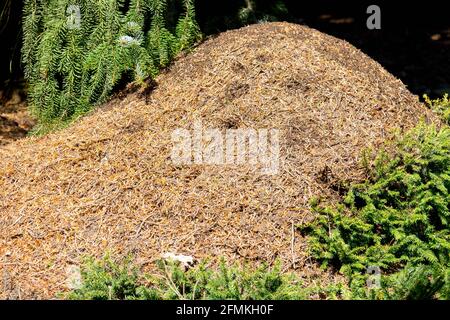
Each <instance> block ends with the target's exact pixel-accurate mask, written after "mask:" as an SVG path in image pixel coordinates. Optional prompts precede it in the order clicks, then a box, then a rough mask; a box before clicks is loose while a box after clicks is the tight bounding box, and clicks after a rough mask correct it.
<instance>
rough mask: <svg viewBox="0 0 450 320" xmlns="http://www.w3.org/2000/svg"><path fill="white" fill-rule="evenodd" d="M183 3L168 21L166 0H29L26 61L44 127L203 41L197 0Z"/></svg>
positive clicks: (80, 111)
mask: <svg viewBox="0 0 450 320" xmlns="http://www.w3.org/2000/svg"><path fill="white" fill-rule="evenodd" d="M174 1H175V0H174ZM182 3H183V5H184V9H185V10H184V12H183V13H182V14H180V15H179V17H178V19H177V21H175V25H169V24H168V23H167V15H168V13H167V5H168V1H167V0H27V1H26V2H25V5H24V18H23V33H24V36H23V48H22V60H23V63H24V66H25V70H24V71H25V76H26V78H27V80H28V82H29V85H30V88H29V89H30V90H29V97H30V101H29V102H30V106H31V110H32V113H33V114H34V115H35V116H36V117H37V119H38V120H39V121H40V123H41V125H42V126H43V127H45V126H47V127H49V126H52V125H54V124H55V123H56V124H58V123H61V122H64V121H68V120H71V119H74V118H75V117H77V116H79V115H81V114H83V113H85V112H87V111H89V110H90V109H91V108H92V106H93V105H96V104H98V103H102V102H104V101H105V100H106V99H107V98H108V97H109V95H110V94H111V92H112V91H113V90H114V89H115V88H116V87H117V86H119V85H123V84H125V83H127V82H130V81H134V82H136V83H138V84H141V85H143V84H144V80H145V79H146V78H148V77H155V76H156V74H157V73H158V70H159V69H160V68H161V67H164V66H166V65H167V64H168V63H169V62H170V61H171V60H172V59H173V58H174V57H175V56H176V55H177V54H178V53H179V52H180V51H181V50H183V49H187V48H189V47H190V46H191V45H192V44H193V43H195V42H196V41H198V40H199V38H200V30H199V28H198V26H197V23H196V21H195V10H194V5H193V2H192V0H182ZM38 130H39V129H38ZM40 130H43V129H42V128H41V129H40Z"/></svg>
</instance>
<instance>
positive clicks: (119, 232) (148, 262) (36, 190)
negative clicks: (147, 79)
mask: <svg viewBox="0 0 450 320" xmlns="http://www.w3.org/2000/svg"><path fill="white" fill-rule="evenodd" d="M422 117H426V118H428V120H432V116H431V115H430V114H429V112H428V111H427V110H426V109H425V108H424V107H423V106H422V105H421V104H420V103H419V102H418V99H417V97H415V96H413V95H412V94H411V93H409V91H408V90H407V89H406V88H405V86H404V85H403V84H402V83H401V82H400V81H399V80H397V79H395V78H394V77H393V76H391V75H390V74H389V73H388V72H386V71H385V70H384V69H383V68H382V67H381V66H380V65H379V64H377V63H376V62H374V61H373V60H371V59H370V58H369V57H367V56H366V55H364V54H363V53H361V52H360V51H359V50H358V49H356V48H354V47H353V46H351V45H350V44H348V43H346V42H344V41H341V40H338V39H335V38H333V37H330V36H327V35H325V34H322V33H320V32H318V31H315V30H312V29H309V28H307V27H303V26H298V25H292V24H287V23H270V24H261V25H255V26H250V27H247V28H243V29H240V30H236V31H230V32H226V33H224V34H221V35H220V36H218V37H216V38H214V39H210V40H208V41H206V42H205V43H204V44H202V45H200V46H199V47H198V48H196V49H195V50H194V52H193V53H191V54H189V55H187V56H186V57H183V58H181V59H179V60H178V61H177V62H176V63H175V64H174V65H173V66H172V67H171V68H170V70H168V71H167V72H165V73H164V74H162V75H161V76H160V77H159V78H158V79H157V87H156V88H155V90H154V91H153V92H151V93H150V94H148V95H146V96H145V95H143V94H142V93H138V92H136V93H132V94H128V95H126V96H125V97H119V98H116V99H114V100H112V101H111V102H110V103H109V104H107V106H105V107H103V108H101V109H99V110H98V111H97V112H95V113H93V114H92V115H90V116H87V117H85V118H84V119H82V120H81V121H79V122H78V123H76V124H75V125H73V126H72V127H70V128H68V129H66V130H64V131H61V132H56V133H54V134H50V135H48V136H45V137H42V138H26V139H24V140H22V141H19V142H15V143H12V144H10V145H7V146H5V147H3V148H2V149H0V212H1V214H0V228H1V232H0V270H1V272H0V276H1V278H2V280H1V281H2V286H1V287H0V290H1V291H0V292H1V297H3V298H49V297H53V296H54V294H55V293H56V292H58V291H61V290H65V279H66V273H65V270H66V268H67V266H68V265H71V264H78V263H79V262H80V258H81V257H82V256H84V255H93V256H97V257H100V256H102V255H103V254H104V253H105V251H107V250H111V251H113V252H115V253H116V254H118V255H125V254H128V253H133V254H135V255H136V256H137V258H138V261H137V263H139V264H141V265H142V267H143V268H144V269H145V270H151V269H152V266H153V261H154V260H155V259H157V258H159V257H160V255H161V254H162V253H164V252H167V251H172V252H177V253H182V254H187V255H193V256H194V257H196V258H207V257H212V258H213V260H214V259H216V258H217V257H220V256H226V257H227V258H228V259H229V260H240V261H249V262H251V263H260V262H263V261H264V262H269V263H272V262H273V261H275V260H276V259H277V258H279V259H281V260H282V261H283V263H284V266H285V267H286V268H287V269H290V270H294V271H295V272H296V273H297V274H298V275H300V276H302V277H303V278H304V279H305V281H306V282H317V283H319V282H330V281H333V277H334V276H333V275H331V274H328V273H322V272H320V271H319V270H318V269H317V267H316V266H315V265H314V263H313V262H312V261H310V259H309V258H308V257H307V255H306V253H305V251H306V243H305V241H304V239H302V238H301V237H300V236H299V235H298V234H296V233H295V232H293V228H292V225H293V224H297V223H301V222H302V221H304V219H309V218H310V217H309V215H310V213H309V208H308V200H309V199H310V198H311V197H312V196H314V195H320V196H323V197H325V196H328V197H330V198H331V199H333V198H336V197H337V196H338V195H337V192H336V191H335V190H333V186H336V183H339V182H340V181H354V180H359V179H362V178H363V174H362V170H361V168H360V166H359V161H360V155H361V150H362V149H364V148H366V147H368V146H373V147H377V146H378V145H380V143H382V141H384V140H385V139H387V138H389V135H390V132H391V130H392V129H393V128H401V129H408V128H411V127H412V126H413V125H415V124H416V123H417V122H418V121H419V119H420V118H422ZM195 119H201V120H202V122H203V125H204V127H214V128H221V129H226V128H228V127H230V126H233V127H237V128H244V127H252V128H276V129H279V130H280V134H281V138H282V139H281V158H282V159H281V168H280V173H279V174H278V175H275V176H264V175H261V174H260V171H259V170H258V168H257V167H255V166H249V165H241V166H199V165H197V166H179V167H177V166H174V165H173V163H172V162H171V159H170V152H171V146H172V144H171V133H172V131H173V130H174V129H175V128H178V127H182V128H188V129H189V128H191V127H192V125H193V123H194V120H195ZM324 175H326V178H325V179H324ZM334 189H335V188H334Z"/></svg>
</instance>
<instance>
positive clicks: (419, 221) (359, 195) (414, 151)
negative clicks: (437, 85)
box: [300, 109, 450, 299]
mask: <svg viewBox="0 0 450 320" xmlns="http://www.w3.org/2000/svg"><path fill="white" fill-rule="evenodd" d="M441 111H442V114H445V112H446V111H445V110H444V109H442V110H441ZM395 150H396V151H395V153H394V155H391V156H389V155H388V153H386V152H380V153H379V154H378V156H377V157H376V159H375V161H374V165H373V167H371V168H370V174H369V176H368V179H367V181H366V182H364V183H361V184H357V185H354V186H352V187H351V188H350V190H349V192H348V194H347V196H346V197H345V199H344V201H343V202H342V203H341V204H339V205H338V206H337V207H331V206H326V205H321V203H320V201H318V200H317V199H315V200H314V201H312V208H313V211H314V212H315V213H316V214H317V217H316V219H315V220H313V221H312V222H310V223H308V224H306V225H302V226H300V229H301V231H302V232H303V233H304V234H305V235H308V236H309V248H310V253H311V255H312V256H313V257H314V258H316V259H317V260H318V261H319V262H320V263H321V265H322V267H324V268H327V267H333V268H335V269H337V270H340V271H341V272H342V273H344V274H345V275H347V276H348V278H349V280H350V281H349V286H350V291H351V297H352V298H372V299H431V298H441V299H450V291H449V288H450V193H449V192H450V128H449V127H447V126H444V127H443V128H441V129H439V130H438V129H436V127H435V126H427V125H425V124H421V125H419V126H418V127H416V128H415V129H414V130H412V131H410V132H409V133H407V134H406V135H405V136H404V137H402V138H399V139H398V141H397V142H396V145H395ZM371 266H376V267H379V268H380V270H381V273H382V275H381V283H380V284H381V286H379V287H377V288H375V289H372V290H368V289H367V286H366V280H367V278H368V275H367V274H366V270H367V268H368V267H371Z"/></svg>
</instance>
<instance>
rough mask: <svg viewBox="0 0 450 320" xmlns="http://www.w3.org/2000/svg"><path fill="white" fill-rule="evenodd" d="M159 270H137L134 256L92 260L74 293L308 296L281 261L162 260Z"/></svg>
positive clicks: (172, 297)
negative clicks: (214, 263)
mask: <svg viewBox="0 0 450 320" xmlns="http://www.w3.org/2000/svg"><path fill="white" fill-rule="evenodd" d="M158 266H159V270H160V272H159V274H156V275H151V276H148V275H147V276H145V275H143V276H140V277H139V276H138V272H137V270H136V269H135V268H133V267H132V266H131V263H130V261H129V260H127V261H125V262H122V263H114V262H112V261H111V259H110V258H108V257H107V258H104V259H103V260H101V261H95V260H89V261H88V262H87V263H86V265H85V266H84V268H83V269H82V279H83V281H82V287H81V288H79V289H76V290H74V291H72V292H71V293H70V294H69V296H68V297H69V299H90V300H91V299H92V300H106V299H108V300H116V299H145V300H162V299H170V300H177V299H180V300H186V299H192V300H193V299H203V300H211V299H213V300H215V299H219V300H220V299H238V300H241V299H248V300H255V299H268V300H276V299H305V298H306V297H307V294H306V290H304V289H302V288H301V286H300V284H299V283H298V282H297V281H296V280H295V279H294V278H293V277H292V276H290V275H285V274H282V273H281V271H280V268H279V265H276V266H275V267H274V268H271V269H269V268H267V267H265V266H262V267H260V268H258V269H256V270H251V269H249V268H247V267H238V266H236V265H235V266H227V265H226V264H225V262H224V261H222V262H221V264H220V267H219V269H218V270H215V269H212V268H208V267H207V266H206V264H205V263H202V264H200V265H198V266H196V267H194V268H192V269H189V270H187V271H184V270H183V268H181V267H180V266H179V265H178V264H176V263H167V262H163V261H159V263H158Z"/></svg>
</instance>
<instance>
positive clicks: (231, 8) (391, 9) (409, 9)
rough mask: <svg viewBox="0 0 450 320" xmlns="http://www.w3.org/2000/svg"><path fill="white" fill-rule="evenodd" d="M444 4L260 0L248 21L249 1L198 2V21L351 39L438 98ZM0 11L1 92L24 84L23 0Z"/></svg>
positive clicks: (449, 34) (445, 31) (446, 49)
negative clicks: (262, 23) (372, 20)
mask: <svg viewBox="0 0 450 320" xmlns="http://www.w3.org/2000/svg"><path fill="white" fill-rule="evenodd" d="M278 2H279V1H278ZM446 2H448V1H436V0H429V1H419V2H413V1H403V0H400V1H396V0H391V1H376V0H373V1H365V0H359V1H350V0H347V1H344V0H314V1H305V0H297V1H296V0H286V1H284V3H285V5H286V8H287V13H286V12H284V11H282V10H278V9H277V7H276V3H277V1H274V0H258V1H256V3H255V5H254V7H253V9H254V10H253V13H252V15H251V16H250V17H249V18H248V19H247V20H246V21H242V20H239V18H238V16H239V15H238V12H239V9H240V8H242V7H245V6H246V5H247V2H246V0H226V1H219V0H197V1H196V4H197V15H198V20H199V23H200V25H201V27H202V30H203V31H204V32H205V33H206V34H215V33H218V32H220V31H224V30H227V29H231V28H237V27H240V26H241V25H242V24H246V23H252V22H256V21H258V20H285V21H291V22H296V23H303V24H306V25H308V26H310V27H313V28H316V29H318V30H320V31H323V32H325V33H328V34H331V35H334V36H336V37H338V38H341V39H345V40H347V41H349V42H350V43H352V44H353V45H355V46H356V47H358V48H359V49H361V50H362V51H363V52H365V53H367V54H368V55H369V56H371V57H372V58H373V59H375V60H377V61H378V62H380V63H381V64H382V65H383V66H384V67H385V68H386V69H387V70H388V71H390V72H391V73H393V74H394V75H395V76H396V77H398V78H400V79H401V80H402V81H403V82H404V83H406V84H407V85H408V87H409V89H410V90H411V91H412V92H414V93H416V94H419V95H422V94H423V93H427V94H429V95H431V96H432V97H436V96H440V95H442V94H443V93H444V92H450V67H449V57H450V25H449V11H448V10H447V8H446ZM370 4H377V5H379V6H380V7H381V11H382V29H381V30H368V29H367V27H366V19H367V17H368V15H367V14H366V9H367V7H368V5H370ZM5 10H6V11H5ZM1 11H3V12H7V13H8V15H7V19H5V18H3V19H2V21H1V24H0V43H1V45H2V47H1V57H0V90H1V89H2V88H3V90H6V91H11V89H12V88H15V87H16V86H18V85H20V84H21V83H23V79H22V77H23V76H22V71H21V64H20V43H21V34H20V30H21V27H20V21H21V11H22V1H19V0H0V12H1Z"/></svg>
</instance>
